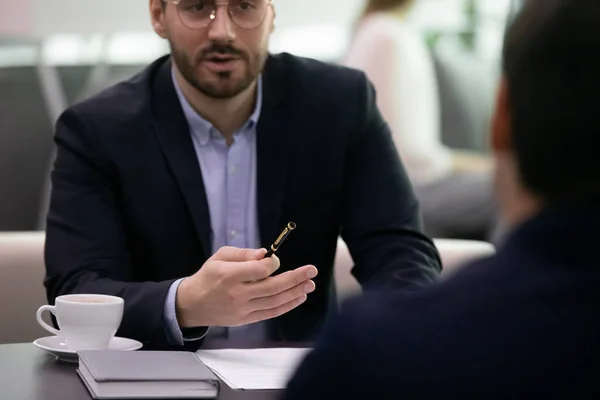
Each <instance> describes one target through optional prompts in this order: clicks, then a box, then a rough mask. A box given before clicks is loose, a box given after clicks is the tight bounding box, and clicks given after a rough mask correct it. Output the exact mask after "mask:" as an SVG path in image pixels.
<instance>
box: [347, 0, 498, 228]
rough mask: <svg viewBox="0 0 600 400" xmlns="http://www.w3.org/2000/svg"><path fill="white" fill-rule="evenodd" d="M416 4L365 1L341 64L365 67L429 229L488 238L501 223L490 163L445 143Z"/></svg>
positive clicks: (408, 0)
mask: <svg viewBox="0 0 600 400" xmlns="http://www.w3.org/2000/svg"><path fill="white" fill-rule="evenodd" d="M414 3H415V1H414V0H367V4H366V8H365V10H364V12H363V14H362V15H361V17H360V19H359V20H358V22H357V24H356V26H355V31H354V33H353V38H352V43H351V46H350V49H349V51H348V53H347V55H346V57H345V59H344V60H343V61H342V63H343V64H344V65H346V66H349V67H353V68H357V69H360V70H363V71H364V72H365V73H366V74H367V76H368V77H369V79H370V80H371V82H372V83H373V85H374V86H375V89H376V91H377V104H378V106H379V109H380V110H381V113H382V114H383V117H384V119H385V120H386V121H387V122H388V124H389V126H390V129H391V131H392V135H393V139H394V142H395V144H396V147H397V149H398V152H399V154H400V157H401V158H402V161H403V163H404V165H405V167H406V169H407V171H408V174H409V176H410V178H411V181H412V182H413V185H414V187H415V191H416V194H417V197H418V198H419V201H420V204H421V213H422V215H423V220H424V225H425V230H426V232H427V234H428V235H430V236H433V237H436V238H462V239H487V238H488V237H489V233H490V232H491V229H492V228H493V226H494V221H495V206H494V201H493V196H492V184H491V162H490V160H489V159H488V158H487V157H485V156H481V155H477V154H469V153H466V152H458V151H454V150H451V149H450V148H448V147H446V146H444V145H443V143H442V140H441V133H440V132H441V129H440V121H441V114H440V109H439V107H440V106H439V98H438V85H437V81H436V74H435V67H434V63H433V60H432V56H431V53H430V51H429V49H428V48H427V46H426V45H425V43H424V40H423V39H422V37H421V36H420V35H419V33H418V32H417V31H416V30H415V29H414V28H413V27H411V25H410V23H409V22H408V18H407V16H408V14H409V12H410V10H411V9H412V6H413V5H414Z"/></svg>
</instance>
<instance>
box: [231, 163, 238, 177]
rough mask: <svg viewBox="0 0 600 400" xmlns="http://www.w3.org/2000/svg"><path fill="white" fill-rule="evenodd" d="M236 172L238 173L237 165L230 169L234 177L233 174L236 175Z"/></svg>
mask: <svg viewBox="0 0 600 400" xmlns="http://www.w3.org/2000/svg"><path fill="white" fill-rule="evenodd" d="M236 172H237V168H236V166H235V165H234V166H233V167H231V168H229V173H230V174H232V175H233V174H235V173H236Z"/></svg>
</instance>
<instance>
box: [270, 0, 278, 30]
mask: <svg viewBox="0 0 600 400" xmlns="http://www.w3.org/2000/svg"><path fill="white" fill-rule="evenodd" d="M271 9H272V10H273V18H271V33H273V32H274V31H275V19H276V18H277V9H276V8H275V5H274V4H271Z"/></svg>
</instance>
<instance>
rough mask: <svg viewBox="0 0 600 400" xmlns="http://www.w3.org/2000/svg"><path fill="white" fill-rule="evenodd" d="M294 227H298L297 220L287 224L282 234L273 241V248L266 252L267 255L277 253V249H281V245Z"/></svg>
mask: <svg viewBox="0 0 600 400" xmlns="http://www.w3.org/2000/svg"><path fill="white" fill-rule="evenodd" d="M294 229H296V223H295V222H289V223H288V224H287V226H286V227H285V229H284V230H283V231H282V232H281V234H280V235H279V237H278V238H277V239H276V240H275V242H273V244H272V245H271V248H270V249H269V251H268V252H267V254H266V256H265V257H271V256H272V255H273V254H275V252H276V251H277V250H279V247H280V246H281V244H282V243H283V242H284V240H285V239H286V238H287V237H288V236H289V234H290V233H291V232H292V231H293V230H294Z"/></svg>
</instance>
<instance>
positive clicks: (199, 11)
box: [178, 0, 215, 29]
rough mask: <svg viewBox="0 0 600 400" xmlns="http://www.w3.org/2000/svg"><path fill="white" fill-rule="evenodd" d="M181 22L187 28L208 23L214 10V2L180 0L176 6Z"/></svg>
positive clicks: (199, 26)
mask: <svg viewBox="0 0 600 400" xmlns="http://www.w3.org/2000/svg"><path fill="white" fill-rule="evenodd" d="M178 10H179V16H180V17H181V22H183V24H184V25H185V26H187V27H188V28H192V29H196V28H202V27H204V26H206V25H208V24H209V23H210V21H211V16H212V14H213V12H214V10H215V2H214V1H210V0H181V1H180V2H179V6H178Z"/></svg>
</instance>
